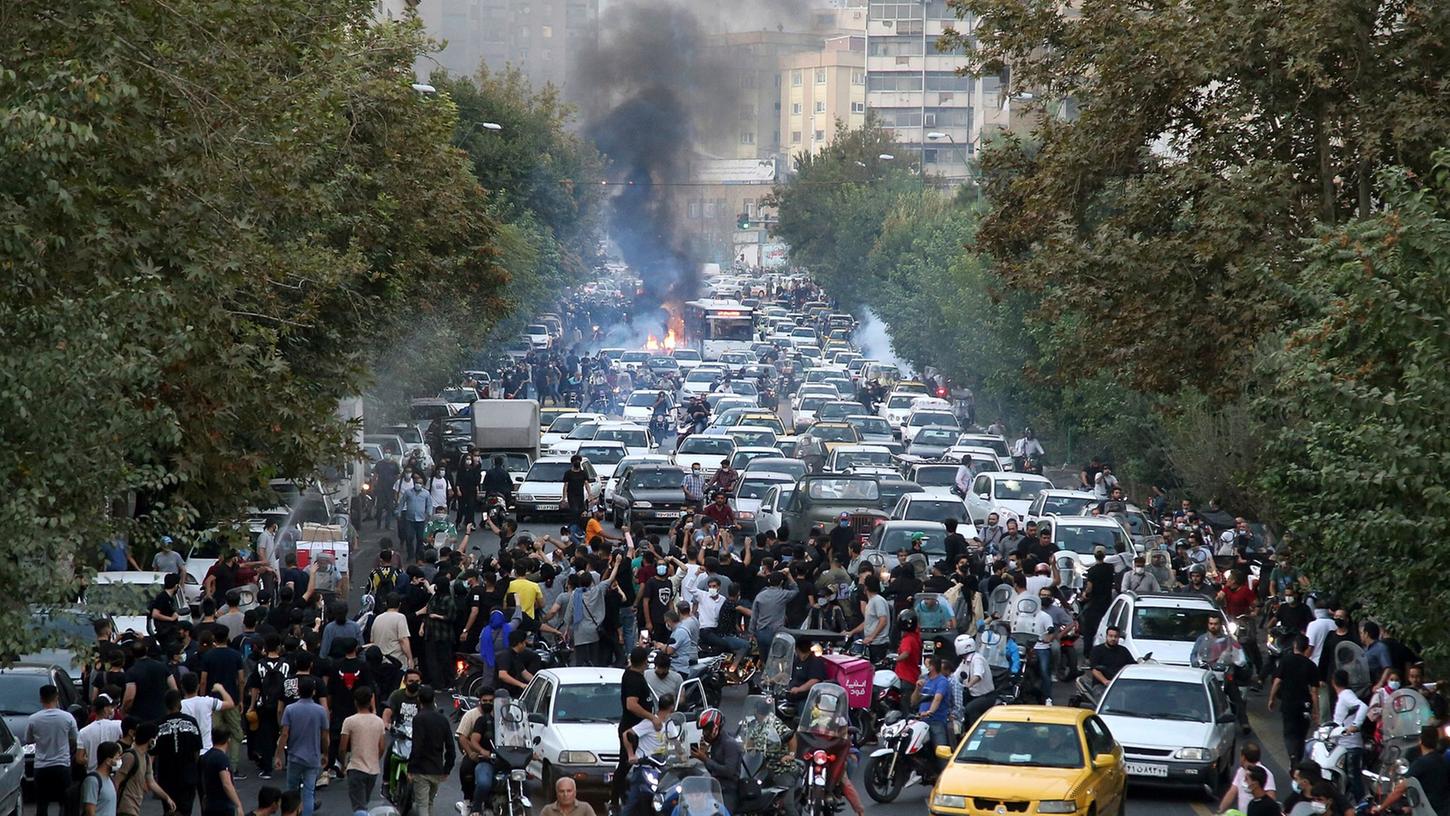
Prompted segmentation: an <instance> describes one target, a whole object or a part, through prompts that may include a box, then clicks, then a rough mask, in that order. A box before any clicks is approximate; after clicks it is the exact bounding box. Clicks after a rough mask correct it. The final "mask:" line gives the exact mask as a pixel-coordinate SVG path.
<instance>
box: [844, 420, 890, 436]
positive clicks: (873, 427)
mask: <svg viewBox="0 0 1450 816" xmlns="http://www.w3.org/2000/svg"><path fill="white" fill-rule="evenodd" d="M846 421H847V422H849V423H851V427H853V428H855V429H856V432H857V433H863V434H876V435H878V436H885V435H887V434H889V433H891V425H890V423H888V422H887V421H886V420H884V419H882V418H880V417H852V418H851V419H848V420H846Z"/></svg>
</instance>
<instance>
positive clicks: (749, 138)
mask: <svg viewBox="0 0 1450 816" xmlns="http://www.w3.org/2000/svg"><path fill="white" fill-rule="evenodd" d="M740 143H741V144H744V145H753V144H755V134H754V133H753V132H751V131H748V130H742V131H740Z"/></svg>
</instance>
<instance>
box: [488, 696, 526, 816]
mask: <svg viewBox="0 0 1450 816" xmlns="http://www.w3.org/2000/svg"><path fill="white" fill-rule="evenodd" d="M533 756H534V749H533V745H532V744H531V742H530V740H529V727H528V719H527V717H526V715H525V713H524V708H523V706H522V705H520V704H519V703H518V702H517V701H515V700H510V699H509V698H508V697H501V698H499V699H498V700H496V701H495V706H494V749H493V759H492V762H493V773H494V777H493V779H494V782H493V812H494V814H495V816H529V814H531V813H533V803H532V802H530V801H529V797H528V796H527V795H526V794H525V792H524V784H525V783H526V782H528V779H529V771H528V767H529V761H530V760H531V759H533Z"/></svg>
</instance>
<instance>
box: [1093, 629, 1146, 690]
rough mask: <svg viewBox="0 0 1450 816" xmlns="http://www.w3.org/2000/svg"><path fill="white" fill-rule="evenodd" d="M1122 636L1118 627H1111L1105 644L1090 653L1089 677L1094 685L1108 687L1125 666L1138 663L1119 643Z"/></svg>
mask: <svg viewBox="0 0 1450 816" xmlns="http://www.w3.org/2000/svg"><path fill="white" fill-rule="evenodd" d="M1120 635H1121V633H1120V632H1119V631H1118V627H1116V626H1109V627H1108V631H1107V634H1106V635H1105V640H1104V642H1102V643H1099V644H1098V645H1096V646H1094V647H1093V650H1092V651H1091V652H1089V653H1088V666H1089V667H1091V673H1090V674H1089V676H1090V677H1091V678H1092V682H1093V683H1094V684H1097V685H1099V686H1101V687H1106V686H1107V685H1108V684H1109V683H1111V682H1112V681H1113V678H1114V677H1117V676H1118V672H1120V671H1122V669H1123V667H1124V666H1131V665H1133V664H1134V663H1137V662H1138V661H1136V660H1134V659H1133V653H1132V652H1130V651H1128V647H1126V646H1124V645H1123V644H1121V643H1119V642H1118V638H1119V637H1120Z"/></svg>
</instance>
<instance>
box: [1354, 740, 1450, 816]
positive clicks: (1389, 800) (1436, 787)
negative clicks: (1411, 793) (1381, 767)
mask: <svg viewBox="0 0 1450 816" xmlns="http://www.w3.org/2000/svg"><path fill="white" fill-rule="evenodd" d="M1439 742H1440V733H1439V730H1438V729H1437V728H1436V727H1435V726H1433V725H1427V726H1425V727H1424V728H1422V729H1420V755H1419V756H1418V757H1416V758H1415V759H1414V760H1412V761H1411V762H1410V770H1409V772H1408V773H1406V775H1405V778H1403V779H1401V780H1400V782H1399V784H1398V785H1395V787H1394V790H1392V791H1390V793H1389V795H1388V796H1386V797H1385V800H1384V801H1383V802H1381V803H1379V804H1378V805H1375V806H1374V807H1372V808H1370V809H1369V812H1370V813H1373V814H1380V813H1384V812H1385V811H1386V810H1388V809H1389V808H1390V806H1391V805H1393V804H1394V803H1396V802H1398V801H1400V797H1402V796H1404V795H1405V789H1406V788H1408V787H1409V786H1410V780H1411V779H1414V780H1416V781H1418V782H1419V783H1420V789H1421V790H1423V791H1424V792H1425V801H1426V802H1428V803H1429V805H1430V807H1432V808H1434V810H1435V813H1437V814H1443V813H1450V763H1447V762H1446V760H1445V754H1444V753H1443V752H1441V751H1440V750H1439Z"/></svg>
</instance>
